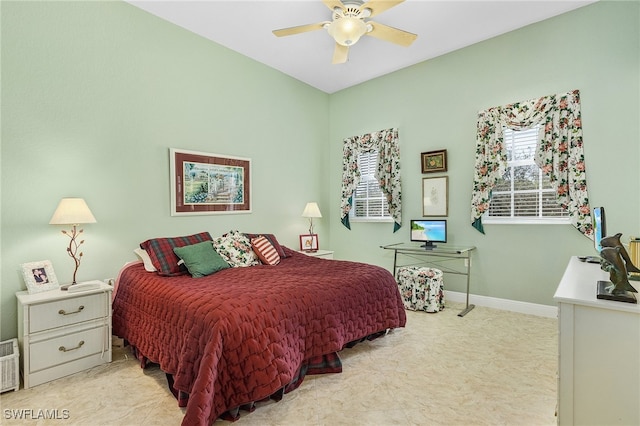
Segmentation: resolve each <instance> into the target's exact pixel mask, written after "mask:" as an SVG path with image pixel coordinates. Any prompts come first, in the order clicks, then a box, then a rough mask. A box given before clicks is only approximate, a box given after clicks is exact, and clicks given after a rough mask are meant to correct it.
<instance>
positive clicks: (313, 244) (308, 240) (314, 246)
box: [300, 234, 319, 252]
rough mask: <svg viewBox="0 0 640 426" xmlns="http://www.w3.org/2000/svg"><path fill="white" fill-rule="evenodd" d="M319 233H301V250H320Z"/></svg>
mask: <svg viewBox="0 0 640 426" xmlns="http://www.w3.org/2000/svg"><path fill="white" fill-rule="evenodd" d="M318 248H319V246H318V234H307V235H300V250H304V251H310V252H312V251H318Z"/></svg>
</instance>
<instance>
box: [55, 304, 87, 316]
mask: <svg viewBox="0 0 640 426" xmlns="http://www.w3.org/2000/svg"><path fill="white" fill-rule="evenodd" d="M83 309H84V305H80V306H79V307H78V310H77V311H73V312H67V311H65V310H64V309H60V310H59V311H58V313H59V314H60V315H71V314H77V313H78V312H82V310H83Z"/></svg>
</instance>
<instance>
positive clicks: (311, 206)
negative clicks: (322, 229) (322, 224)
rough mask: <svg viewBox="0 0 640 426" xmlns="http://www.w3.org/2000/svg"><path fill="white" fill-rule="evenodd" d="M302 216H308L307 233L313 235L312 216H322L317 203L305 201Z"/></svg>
mask: <svg viewBox="0 0 640 426" xmlns="http://www.w3.org/2000/svg"><path fill="white" fill-rule="evenodd" d="M302 217H306V218H309V235H313V218H314V217H322V213H320V207H318V203H316V202H310V203H307V205H306V206H305V208H304V211H303V212H302Z"/></svg>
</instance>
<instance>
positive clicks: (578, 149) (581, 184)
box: [471, 90, 593, 239]
mask: <svg viewBox="0 0 640 426" xmlns="http://www.w3.org/2000/svg"><path fill="white" fill-rule="evenodd" d="M537 124H541V125H542V126H541V131H540V139H539V141H538V145H537V147H536V152H535V154H534V161H535V163H536V164H537V165H538V167H540V169H542V172H543V173H544V174H545V175H547V176H549V180H550V182H551V184H552V185H553V189H554V190H555V192H556V199H557V201H558V203H559V204H560V206H561V207H562V208H563V209H565V210H567V211H568V212H569V214H570V215H571V222H572V224H573V226H575V227H576V228H577V229H578V230H579V231H580V232H582V233H583V234H584V235H585V236H587V237H589V238H591V239H593V224H592V222H591V212H590V207H589V197H588V195H587V179H586V173H585V165H584V149H583V146H582V121H581V113H580V92H579V91H578V90H574V91H572V92H567V93H562V94H558V95H551V96H545V97H542V98H539V99H533V100H529V101H525V102H518V103H514V104H509V105H505V106H501V107H494V108H489V109H487V110H484V111H480V112H479V113H478V123H477V126H478V128H477V135H476V167H475V176H474V181H473V196H472V201H471V223H472V225H473V227H474V228H476V229H477V230H478V231H480V232H482V233H484V229H483V227H482V214H483V213H484V212H485V211H486V210H487V209H488V208H489V203H490V201H491V190H492V189H493V187H494V186H495V184H496V182H497V181H498V179H499V178H501V177H502V176H503V175H504V173H505V171H506V167H507V155H506V151H505V147H504V143H503V131H502V128H503V126H506V127H508V128H510V129H513V130H522V129H526V128H530V127H532V126H535V125H537Z"/></svg>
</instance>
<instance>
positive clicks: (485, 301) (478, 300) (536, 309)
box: [444, 290, 558, 318]
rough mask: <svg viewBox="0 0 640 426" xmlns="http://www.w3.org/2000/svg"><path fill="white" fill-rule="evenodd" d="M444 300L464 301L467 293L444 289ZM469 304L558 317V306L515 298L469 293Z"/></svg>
mask: <svg viewBox="0 0 640 426" xmlns="http://www.w3.org/2000/svg"><path fill="white" fill-rule="evenodd" d="M444 298H445V300H450V301H452V302H456V303H466V300H467V295H466V294H465V293H460V292H457V291H447V290H445V291H444ZM469 304H471V305H476V306H484V307H487V308H493V309H502V310H503V311H512V312H518V313H521V314H529V315H537V316H539V317H546V318H558V308H557V307H556V306H549V305H539V304H536V303H529V302H519V301H517V300H508V299H498V298H495V297H488V296H479V295H476V294H470V295H469Z"/></svg>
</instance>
